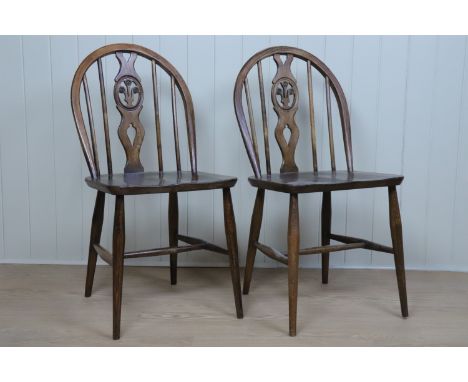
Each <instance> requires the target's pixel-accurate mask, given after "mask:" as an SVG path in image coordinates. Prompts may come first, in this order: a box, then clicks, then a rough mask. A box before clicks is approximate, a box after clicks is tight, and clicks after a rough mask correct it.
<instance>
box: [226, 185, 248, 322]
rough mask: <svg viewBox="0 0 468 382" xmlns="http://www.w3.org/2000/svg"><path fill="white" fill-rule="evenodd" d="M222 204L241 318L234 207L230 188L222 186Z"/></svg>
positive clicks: (237, 309)
mask: <svg viewBox="0 0 468 382" xmlns="http://www.w3.org/2000/svg"><path fill="white" fill-rule="evenodd" d="M223 206H224V228H225V231H226V242H227V247H228V252H229V266H230V268H231V279H232V288H233V290H234V301H235V304H236V314H237V318H243V317H244V313H243V310H242V296H241V288H240V273H239V257H238V251H237V233H236V220H235V217H234V209H233V206H232V198H231V190H230V189H229V188H223Z"/></svg>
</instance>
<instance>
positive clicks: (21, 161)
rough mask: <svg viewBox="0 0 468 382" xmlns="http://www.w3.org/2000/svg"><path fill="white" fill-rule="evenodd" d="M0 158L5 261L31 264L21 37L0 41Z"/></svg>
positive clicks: (11, 37)
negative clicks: (0, 80) (1, 85)
mask: <svg viewBox="0 0 468 382" xmlns="http://www.w3.org/2000/svg"><path fill="white" fill-rule="evenodd" d="M1 43H2V44H1V46H2V56H3V57H4V59H2V60H0V70H1V72H2V73H8V75H5V76H4V77H3V80H2V81H3V89H4V91H2V92H0V115H1V118H2V123H1V124H0V146H1V150H0V155H1V159H0V161H1V166H2V189H1V191H2V195H1V197H2V207H3V211H2V212H3V222H6V223H4V225H3V233H4V237H3V240H4V243H3V246H4V249H5V253H4V259H5V261H24V262H27V261H30V226H29V185H28V184H29V181H28V142H27V135H28V134H27V130H26V114H25V101H24V77H23V50H22V41H21V37H15V36H3V37H2V38H1Z"/></svg>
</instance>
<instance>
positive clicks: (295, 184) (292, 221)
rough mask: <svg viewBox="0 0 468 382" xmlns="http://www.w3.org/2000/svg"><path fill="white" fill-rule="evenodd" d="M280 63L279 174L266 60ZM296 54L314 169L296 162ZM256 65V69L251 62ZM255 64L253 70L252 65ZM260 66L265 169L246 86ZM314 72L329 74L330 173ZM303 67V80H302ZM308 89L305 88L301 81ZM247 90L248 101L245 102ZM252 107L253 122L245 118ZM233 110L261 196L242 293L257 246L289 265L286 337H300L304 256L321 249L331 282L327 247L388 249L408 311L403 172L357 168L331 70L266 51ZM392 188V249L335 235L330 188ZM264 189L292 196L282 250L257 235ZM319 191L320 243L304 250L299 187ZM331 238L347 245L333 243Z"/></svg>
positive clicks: (291, 53)
mask: <svg viewBox="0 0 468 382" xmlns="http://www.w3.org/2000/svg"><path fill="white" fill-rule="evenodd" d="M271 57H272V58H273V60H274V61H275V63H276V74H275V76H274V77H273V80H272V86H271V102H272V106H273V109H274V111H275V113H276V115H277V117H278V120H277V122H276V127H275V138H276V141H277V143H278V145H279V148H280V150H281V155H282V164H281V168H280V172H279V173H272V170H271V160H270V144H269V135H268V130H269V126H268V118H267V117H268V113H267V109H266V102H265V97H266V96H265V88H264V77H263V68H262V61H264V60H266V59H267V60H271ZM294 59H297V60H296V61H295V62H297V65H296V70H297V71H299V70H301V67H300V66H301V65H302V70H304V71H305V72H306V73H307V89H308V91H307V93H308V94H307V96H308V99H307V102H304V103H305V104H307V108H308V109H309V110H308V114H309V116H308V117H309V121H310V129H311V147H312V163H311V164H312V167H313V168H312V169H313V171H311V172H300V171H299V169H298V166H297V165H296V162H295V150H296V145H297V143H298V140H299V128H298V126H297V124H296V121H295V114H296V112H297V110H298V105H299V103H298V101H299V91H298V83H297V81H296V78H295V76H294V74H293V72H292V70H291V63H292V62H293V60H294ZM254 67H256V68H254ZM252 69H254V70H252ZM251 70H252V72H253V75H255V72H257V74H256V76H257V77H258V89H259V93H260V94H259V100H260V106H261V115H262V126H263V144H264V151H265V167H266V171H265V170H264V172H262V169H261V165H260V153H259V143H258V141H257V136H256V131H255V121H254V119H255V118H254V116H255V113H254V111H253V110H254V108H253V106H252V103H253V102H252V99H253V97H252V95H251V93H250V90H249V84H248V75H249V73H250V72H251ZM313 71H314V72H315V71H317V72H318V73H319V76H321V77H323V78H324V80H323V81H324V87H325V100H326V115H327V120H328V140H329V148H330V159H331V171H319V170H318V163H317V134H316V127H315V111H314V99H313V86H312V72H313ZM305 72H304V78H305ZM304 87H305V86H304ZM330 89H331V91H332V92H333V94H334V96H335V99H336V103H337V107H338V110H339V115H340V120H341V129H342V134H343V142H344V151H345V157H346V164H347V170H346V171H337V170H336V164H335V149H334V143H333V142H334V141H333V125H332V114H333V113H332V103H331V97H330V94H331V92H330ZM244 93H245V100H244ZM244 105H245V106H246V109H247V114H248V118H249V122H247V119H246V112H245V111H244ZM234 108H235V112H236V117H237V121H238V123H239V128H240V131H241V134H242V138H243V141H244V145H245V148H246V150H247V154H248V157H249V160H250V164H251V166H252V168H253V172H254V176H252V177H250V178H249V182H250V184H251V185H252V186H254V187H256V188H257V196H256V199H255V205H254V209H253V214H252V221H251V226H250V237H249V242H248V250H247V262H246V267H245V276H244V288H243V293H244V294H248V293H249V288H250V281H251V278H252V270H253V265H254V261H255V254H256V251H257V249H258V250H260V251H261V252H263V253H264V254H265V255H266V256H268V257H270V258H272V259H274V260H277V261H279V262H280V263H283V264H286V265H287V266H288V288H289V335H290V336H295V335H296V316H297V290H298V264H299V256H300V255H311V254H321V255H322V283H324V284H327V283H328V268H329V253H330V252H334V251H341V250H346V249H353V248H366V249H370V250H373V251H380V252H386V253H391V254H393V255H394V260H395V267H396V275H397V281H398V289H399V295H400V304H401V313H402V315H403V317H407V316H408V306H407V299H406V283H405V267H404V257H403V239H402V229H401V218H400V211H399V206H398V198H397V192H396V186H397V185H399V184H400V183H401V182H402V180H403V177H402V176H399V175H388V174H377V173H368V172H356V171H354V169H353V156H352V149H351V130H350V117H349V112H348V106H347V103H346V99H345V95H344V93H343V90H342V88H341V86H340V84H339V82H338V80H337V79H336V77H335V76H334V75H333V73H332V72H331V71H330V69H329V68H328V67H327V66H326V65H325V64H324V63H323V62H322V61H320V60H319V59H318V58H317V57H315V56H313V55H312V54H310V53H308V52H306V51H304V50H301V49H296V48H291V47H283V46H282V47H273V48H268V49H265V50H262V51H261V52H258V53H256V54H255V55H254V56H252V57H251V58H250V59H249V60H248V61H247V62H246V63H245V65H244V66H243V67H242V69H241V71H240V73H239V75H238V77H237V80H236V83H235V89H234ZM285 129H289V132H290V138H289V140H288V141H286V138H285V136H284V130H285ZM373 187H387V188H388V196H389V207H390V229H391V236H392V243H393V245H392V247H387V246H384V245H380V244H377V243H373V242H371V241H368V240H364V239H359V238H355V237H349V236H343V235H337V234H334V233H331V212H332V208H331V192H332V191H338V190H351V189H358V188H373ZM265 190H271V191H278V192H284V193H288V194H289V195H290V196H289V200H290V202H289V220H288V236H287V242H288V250H287V253H283V252H280V251H278V250H277V249H274V248H272V247H270V246H267V245H266V244H263V243H260V242H259V241H258V240H259V234H260V228H261V224H262V215H263V202H264V196H265ZM310 192H321V193H322V195H323V196H322V217H321V223H322V231H321V241H322V243H321V244H322V245H321V246H320V247H314V248H306V249H300V246H299V205H298V195H299V194H301V193H310ZM330 240H335V241H338V242H341V243H343V244H337V245H330Z"/></svg>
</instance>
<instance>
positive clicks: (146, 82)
mask: <svg viewBox="0 0 468 382" xmlns="http://www.w3.org/2000/svg"><path fill="white" fill-rule="evenodd" d="M133 42H134V43H135V44H138V45H142V46H145V47H147V48H149V49H152V50H154V51H155V52H157V53H159V52H160V42H159V36H134V37H133ZM135 67H136V71H137V73H139V75H140V77H141V80H142V85H143V89H144V92H145V101H144V105H143V110H142V112H141V114H140V120H141V123H142V124H143V127H144V129H145V138H144V140H143V144H142V147H141V161H142V164H143V166H144V167H145V170H146V171H157V149H156V127H155V119H154V118H155V116H154V106H153V83H152V74H151V62H150V61H148V60H146V59H144V58H138V59H137V60H136V62H135ZM160 71H161V70H160V69H159V68H158V69H157V74H158V78H160V77H161V73H160ZM119 171H120V170H119ZM134 199H135V240H136V243H135V245H136V248H137V249H148V248H158V247H161V225H162V224H163V225H166V224H167V218H166V216H161V195H159V194H156V195H139V196H136V197H134ZM160 262H161V257H159V256H158V257H148V258H142V259H135V260H134V264H140V265H142V264H159V263H160Z"/></svg>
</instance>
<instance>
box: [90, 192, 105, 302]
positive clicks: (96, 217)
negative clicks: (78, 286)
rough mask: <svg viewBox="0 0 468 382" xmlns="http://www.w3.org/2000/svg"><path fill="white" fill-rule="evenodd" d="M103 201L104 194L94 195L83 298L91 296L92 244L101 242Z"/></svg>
mask: <svg viewBox="0 0 468 382" xmlns="http://www.w3.org/2000/svg"><path fill="white" fill-rule="evenodd" d="M105 199H106V195H105V194H104V192H101V191H98V192H97V195H96V203H95V205H94V213H93V220H92V223H91V235H90V236H91V237H90V238H89V254H88V268H87V271H86V286H85V297H89V296H91V292H92V290H93V281H94V272H95V270H96V260H97V252H96V250H95V249H94V244H99V242H100V241H101V232H102V222H103V220H104V202H105Z"/></svg>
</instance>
